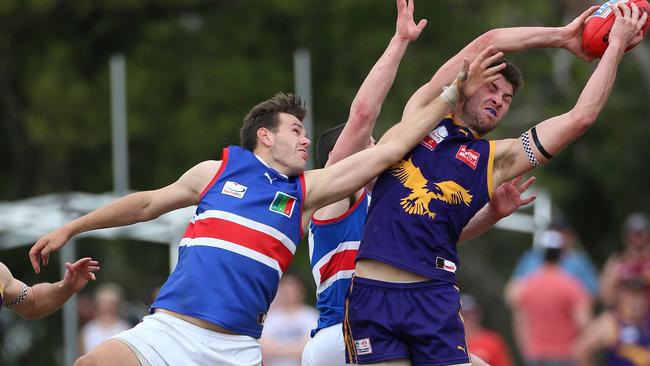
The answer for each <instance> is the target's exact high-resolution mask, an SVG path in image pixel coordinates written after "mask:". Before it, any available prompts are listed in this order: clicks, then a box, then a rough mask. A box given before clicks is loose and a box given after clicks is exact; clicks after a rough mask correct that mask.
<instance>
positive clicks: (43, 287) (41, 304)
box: [0, 258, 99, 320]
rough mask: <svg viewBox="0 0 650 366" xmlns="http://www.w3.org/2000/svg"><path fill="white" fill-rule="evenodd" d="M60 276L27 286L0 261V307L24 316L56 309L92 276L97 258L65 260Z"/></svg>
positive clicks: (92, 278)
mask: <svg viewBox="0 0 650 366" xmlns="http://www.w3.org/2000/svg"><path fill="white" fill-rule="evenodd" d="M65 267H66V271H65V274H64V275H63V279H62V280H61V281H59V282H57V283H39V284H36V285H34V286H31V287H30V286H27V285H26V284H24V283H23V282H22V281H20V280H19V279H17V278H14V276H13V275H12V274H11V271H10V270H9V268H7V266H6V265H4V263H2V262H0V308H1V307H2V306H5V307H6V308H7V309H9V310H13V311H15V312H16V313H17V314H18V315H20V316H21V317H23V318H25V319H30V320H31V319H39V318H42V317H45V316H47V315H49V314H51V313H53V312H55V311H57V310H58V309H59V308H61V306H63V304H64V303H65V302H66V301H67V300H68V299H69V298H70V296H72V295H74V294H76V293H77V292H79V291H80V290H81V289H83V288H84V287H86V284H88V281H94V280H95V272H97V271H99V262H97V261H95V260H92V258H82V259H79V260H78V261H76V262H74V263H66V264H65Z"/></svg>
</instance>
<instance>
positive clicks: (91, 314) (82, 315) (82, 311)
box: [77, 293, 95, 327]
mask: <svg viewBox="0 0 650 366" xmlns="http://www.w3.org/2000/svg"><path fill="white" fill-rule="evenodd" d="M77 314H78V316H79V327H83V326H84V325H86V323H88V322H89V321H91V320H93V319H94V318H95V301H94V300H93V299H92V297H91V296H90V295H87V294H82V293H80V294H78V295H77Z"/></svg>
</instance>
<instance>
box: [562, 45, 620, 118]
mask: <svg viewBox="0 0 650 366" xmlns="http://www.w3.org/2000/svg"><path fill="white" fill-rule="evenodd" d="M624 49H625V47H624V46H623V45H621V44H610V45H609V46H608V48H607V50H606V51H605V54H604V55H603V58H602V59H601V60H600V62H599V63H598V66H597V67H596V70H595V71H594V73H593V74H592V75H591V77H590V78H589V81H588V82H587V85H586V86H585V87H584V89H583V90H582V93H581V94H580V97H579V98H578V101H577V102H576V105H575V107H574V108H573V110H572V111H571V113H572V114H573V115H574V116H575V117H574V118H575V119H578V120H580V119H587V120H589V121H591V122H593V120H595V118H596V116H597V115H598V113H600V111H601V110H602V109H603V106H604V105H605V102H606V101H607V98H608V97H609V94H610V93H611V91H612V88H613V86H614V81H615V80H616V72H617V69H618V65H619V63H620V62H621V59H622V58H623V53H624V51H625V50H624Z"/></svg>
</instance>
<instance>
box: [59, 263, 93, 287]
mask: <svg viewBox="0 0 650 366" xmlns="http://www.w3.org/2000/svg"><path fill="white" fill-rule="evenodd" d="M65 267H66V268H67V270H66V271H65V275H64V276H63V281H61V285H60V287H61V288H65V289H66V290H68V291H71V292H78V291H79V290H81V289H82V288H84V287H86V284H87V283H88V281H94V280H95V279H96V277H95V272H97V271H99V262H97V261H94V260H92V258H90V257H86V258H81V259H79V260H78V261H76V262H74V263H72V264H70V263H68V262H66V263H65Z"/></svg>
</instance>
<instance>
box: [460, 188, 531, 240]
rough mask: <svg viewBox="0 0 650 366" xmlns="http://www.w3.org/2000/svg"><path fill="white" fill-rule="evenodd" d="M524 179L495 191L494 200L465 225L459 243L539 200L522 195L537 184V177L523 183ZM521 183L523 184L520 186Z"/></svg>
mask: <svg viewBox="0 0 650 366" xmlns="http://www.w3.org/2000/svg"><path fill="white" fill-rule="evenodd" d="M521 179H522V177H521V176H519V177H517V178H515V179H513V180H510V181H507V182H503V183H502V184H501V185H500V186H499V187H498V188H497V189H496V190H495V191H494V195H493V197H492V199H490V202H488V203H487V204H486V205H485V206H483V208H481V209H480V210H479V211H478V212H477V213H476V215H474V217H472V219H471V220H469V222H468V223H467V225H465V227H464V228H463V231H462V232H461V233H460V238H459V239H458V241H459V242H462V241H465V240H469V239H472V238H475V237H477V236H479V235H481V234H482V233H484V232H486V231H487V230H489V229H490V228H491V227H492V226H494V224H496V223H497V221H499V220H501V219H502V218H504V217H507V216H510V215H512V213H513V212H515V211H516V210H517V209H518V208H519V207H521V206H525V205H527V204H529V203H531V202H533V201H534V200H535V198H537V197H536V196H535V195H532V196H530V197H528V198H522V197H521V196H522V194H523V193H524V192H526V190H528V188H529V187H530V186H531V185H533V183H535V179H536V178H535V177H530V178H528V179H527V180H526V181H525V182H524V183H521ZM520 183H521V184H520Z"/></svg>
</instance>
